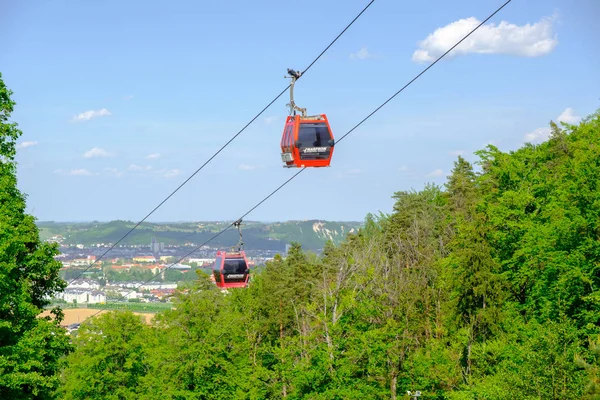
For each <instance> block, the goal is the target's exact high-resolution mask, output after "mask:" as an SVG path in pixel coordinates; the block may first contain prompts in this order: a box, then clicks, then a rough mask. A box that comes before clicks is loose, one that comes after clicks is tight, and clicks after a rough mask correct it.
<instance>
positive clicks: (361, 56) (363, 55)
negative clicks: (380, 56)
mask: <svg viewBox="0 0 600 400" xmlns="http://www.w3.org/2000/svg"><path fill="white" fill-rule="evenodd" d="M371 57H373V55H372V54H371V53H369V50H368V49H367V48H366V47H362V48H361V49H360V50H359V51H357V52H356V53H352V54H350V59H351V60H366V59H367V58H371Z"/></svg>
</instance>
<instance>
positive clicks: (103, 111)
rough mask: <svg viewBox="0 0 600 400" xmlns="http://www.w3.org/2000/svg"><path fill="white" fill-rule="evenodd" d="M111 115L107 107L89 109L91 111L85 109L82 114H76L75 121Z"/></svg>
mask: <svg viewBox="0 0 600 400" xmlns="http://www.w3.org/2000/svg"><path fill="white" fill-rule="evenodd" d="M109 115H111V114H110V111H108V110H107V109H106V108H102V109H100V110H89V111H85V112H82V113H81V114H78V115H76V116H74V117H73V121H75V122H79V121H89V120H91V119H93V118H97V117H106V116H109Z"/></svg>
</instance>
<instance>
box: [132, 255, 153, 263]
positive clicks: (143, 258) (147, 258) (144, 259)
mask: <svg viewBox="0 0 600 400" xmlns="http://www.w3.org/2000/svg"><path fill="white" fill-rule="evenodd" d="M133 262H151V263H155V262H156V257H154V256H137V257H133Z"/></svg>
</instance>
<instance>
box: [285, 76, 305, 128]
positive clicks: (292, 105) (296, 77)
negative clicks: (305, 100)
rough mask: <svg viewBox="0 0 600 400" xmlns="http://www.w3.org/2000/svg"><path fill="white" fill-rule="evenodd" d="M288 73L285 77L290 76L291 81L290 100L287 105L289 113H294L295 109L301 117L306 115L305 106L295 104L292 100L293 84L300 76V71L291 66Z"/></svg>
mask: <svg viewBox="0 0 600 400" xmlns="http://www.w3.org/2000/svg"><path fill="white" fill-rule="evenodd" d="M287 71H288V74H289V75H287V76H285V78H291V79H292V82H291V83H290V102H289V103H288V104H287V106H288V107H289V108H290V114H293V115H296V113H295V111H299V112H300V113H301V114H302V116H303V117H306V108H301V107H298V106H297V105H296V103H295V102H294V84H295V83H296V81H297V80H298V79H300V77H301V76H302V72H300V71H295V70H293V69H291V68H288V70H287Z"/></svg>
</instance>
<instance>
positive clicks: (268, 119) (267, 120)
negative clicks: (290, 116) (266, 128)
mask: <svg viewBox="0 0 600 400" xmlns="http://www.w3.org/2000/svg"><path fill="white" fill-rule="evenodd" d="M278 119H279V117H278V116H276V115H274V116H271V117H265V124H267V125H271V124H272V123H273V122H276V121H277V120H278Z"/></svg>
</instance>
